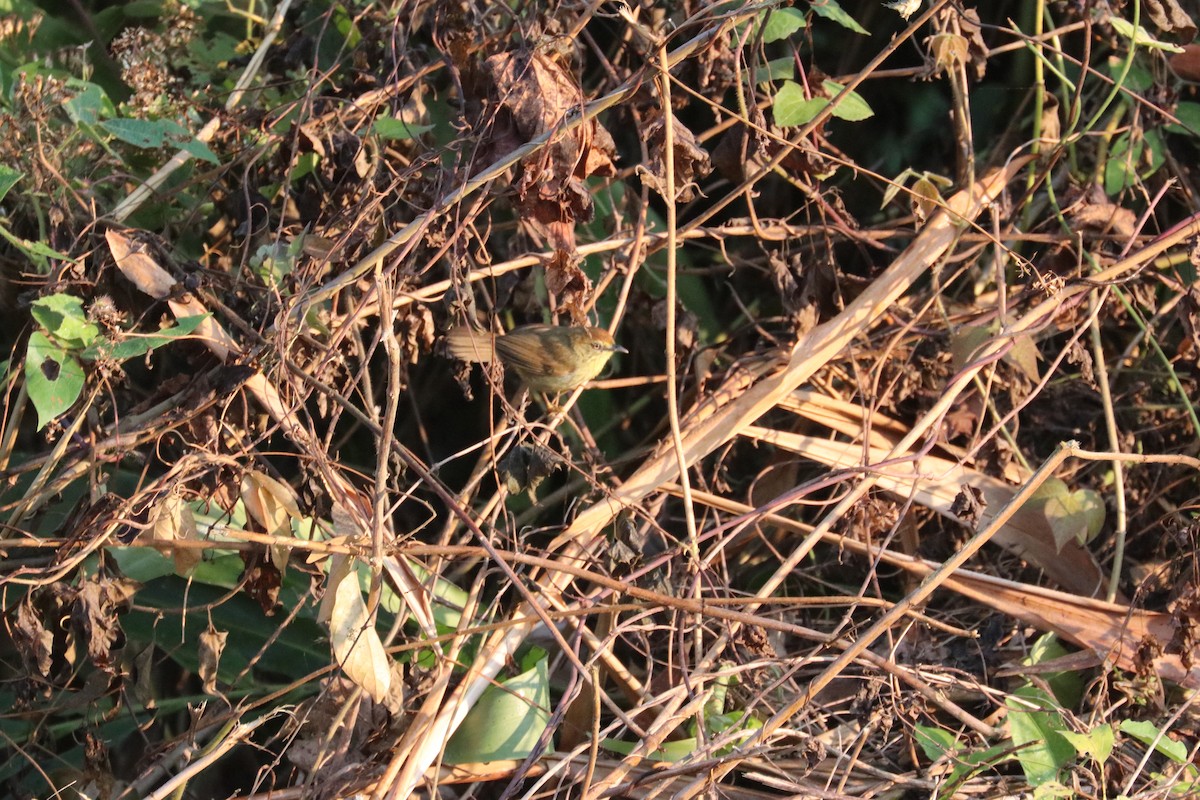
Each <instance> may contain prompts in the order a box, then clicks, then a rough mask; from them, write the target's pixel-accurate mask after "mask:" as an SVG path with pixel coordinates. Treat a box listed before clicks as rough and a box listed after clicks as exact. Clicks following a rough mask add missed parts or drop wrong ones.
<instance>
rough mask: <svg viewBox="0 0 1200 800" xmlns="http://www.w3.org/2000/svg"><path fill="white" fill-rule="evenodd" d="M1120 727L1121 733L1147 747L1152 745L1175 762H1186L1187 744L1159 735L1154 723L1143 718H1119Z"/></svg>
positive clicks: (1159, 732)
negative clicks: (1137, 719) (1136, 719)
mask: <svg viewBox="0 0 1200 800" xmlns="http://www.w3.org/2000/svg"><path fill="white" fill-rule="evenodd" d="M1120 727H1121V733H1124V734H1125V735H1127V736H1132V737H1133V738H1134V739H1137V740H1138V741H1139V742H1141V743H1142V744H1144V745H1146V746H1147V747H1153V748H1154V749H1155V750H1157V751H1158V752H1159V753H1161V754H1162V755H1164V756H1166V757H1167V758H1169V759H1171V760H1172V761H1174V762H1175V763H1177V764H1186V763H1188V749H1187V745H1185V744H1184V743H1183V742H1177V741H1175V740H1174V739H1172V738H1170V737H1169V736H1166V735H1165V734H1163V735H1160V734H1161V731H1160V730H1159V729H1158V728H1157V727H1155V725H1154V723H1152V722H1147V721H1145V720H1142V721H1135V720H1131V719H1123V720H1121V725H1120Z"/></svg>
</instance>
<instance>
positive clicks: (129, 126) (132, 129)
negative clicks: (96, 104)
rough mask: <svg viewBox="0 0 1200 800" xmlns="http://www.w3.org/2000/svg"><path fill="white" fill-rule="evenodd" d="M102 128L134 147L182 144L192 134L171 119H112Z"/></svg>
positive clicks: (148, 147) (102, 124) (155, 147)
mask: <svg viewBox="0 0 1200 800" xmlns="http://www.w3.org/2000/svg"><path fill="white" fill-rule="evenodd" d="M100 128H101V129H103V130H105V131H107V132H108V133H111V134H112V135H113V136H115V137H117V138H118V139H120V140H121V141H122V142H125V143H126V144H131V145H133V146H134V147H144V148H147V149H157V148H159V147H165V146H167V145H169V144H182V143H183V142H186V141H188V140H189V139H191V138H192V137H191V134H190V133H188V131H187V129H186V128H184V127H183V126H182V125H180V124H179V123H178V122H175V121H174V120H170V119H110V120H108V121H106V122H101V123H100Z"/></svg>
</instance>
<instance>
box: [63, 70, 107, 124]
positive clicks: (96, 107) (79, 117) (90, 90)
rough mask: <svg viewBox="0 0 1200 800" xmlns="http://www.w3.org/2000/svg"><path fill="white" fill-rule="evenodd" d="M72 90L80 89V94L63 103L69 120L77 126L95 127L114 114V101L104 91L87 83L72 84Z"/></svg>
mask: <svg viewBox="0 0 1200 800" xmlns="http://www.w3.org/2000/svg"><path fill="white" fill-rule="evenodd" d="M72 83H73V84H74V85H73V86H72V88H75V87H78V88H79V92H78V93H77V94H76V95H75V96H74V97H72V98H70V99H68V100H67V101H66V102H65V103H63V110H64V111H66V112H67V118H68V119H70V120H71V122H74V123H75V124H76V125H89V126H91V125H95V124H96V123H97V122H98V121H99V120H100V117H102V116H104V115H105V114H111V113H112V112H113V104H112V101H111V100H109V99H108V95H107V94H105V93H104V89H102V88H100V87H99V86H97V85H96V84H94V83H89V82H87V81H78V82H77V83H75V82H72Z"/></svg>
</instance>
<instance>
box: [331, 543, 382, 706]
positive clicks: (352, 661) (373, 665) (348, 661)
mask: <svg viewBox="0 0 1200 800" xmlns="http://www.w3.org/2000/svg"><path fill="white" fill-rule="evenodd" d="M325 592H326V594H325V600H323V601H322V612H325V610H326V608H327V609H328V622H329V640H330V643H331V644H332V646H333V655H334V657H335V658H336V659H337V662H338V664H340V665H341V667H342V670H343V671H345V673H346V677H348V678H350V680H352V681H354V682H355V683H356V684H358V685H359V686H361V687H362V688H363V691H365V692H366V693H367V694H369V695H370V696H371V697H372V699H374V700H375V701H376V702H383V701H384V700H385V699H386V698H387V696H388V692H389V691H390V690H391V677H392V671H391V664H390V662H389V661H388V657H387V653H385V652H384V650H383V641H382V640H381V639H380V638H379V633H378V632H377V631H376V630H375V625H374V624H373V622H372V618H371V615H370V614H369V613H368V611H367V604H366V602H364V600H363V596H362V589H360V588H359V585H358V574H357V572H356V571H355V570H354V558H353V557H352V556H347V555H342V554H338V555H335V556H334V557H333V559H332V561H331V562H330V565H329V586H328V588H327V589H326V590H325ZM331 596H332V600H329V598H330V597H331ZM326 601H328V605H326Z"/></svg>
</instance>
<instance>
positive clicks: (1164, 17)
mask: <svg viewBox="0 0 1200 800" xmlns="http://www.w3.org/2000/svg"><path fill="white" fill-rule="evenodd" d="M1143 7H1144V8H1145V9H1146V14H1147V15H1148V16H1149V17H1150V21H1151V22H1153V23H1154V24H1155V25H1156V26H1157V27H1158V29H1159V30H1163V31H1167V32H1168V33H1174V34H1176V35H1178V36H1179V38H1180V40H1181V41H1185V42H1190V41H1191V40H1193V39H1195V38H1196V23H1195V21H1194V20H1193V19H1192V18H1191V17H1190V16H1188V13H1187V12H1186V11H1184V10H1183V8H1182V7H1181V6H1180V5H1179V3H1178V2H1177V0H1146V2H1145V5H1144V6H1143Z"/></svg>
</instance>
